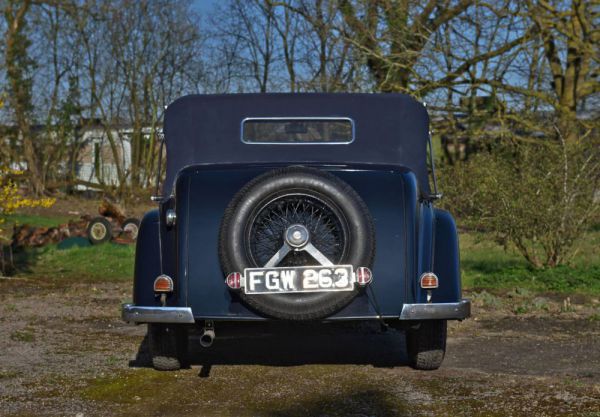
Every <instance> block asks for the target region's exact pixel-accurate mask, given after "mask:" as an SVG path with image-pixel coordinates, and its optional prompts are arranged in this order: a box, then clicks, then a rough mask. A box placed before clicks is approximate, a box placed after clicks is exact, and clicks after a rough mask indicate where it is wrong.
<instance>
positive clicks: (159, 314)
mask: <svg viewBox="0 0 600 417" xmlns="http://www.w3.org/2000/svg"><path fill="white" fill-rule="evenodd" d="M121 314H122V317H123V320H124V321H126V322H133V323H175V324H193V323H194V322H195V320H194V315H193V313H192V309H191V308H190V307H142V306H135V305H133V304H123V307H122V313H121ZM470 315H471V301H470V300H461V301H459V302H457V303H429V304H404V306H403V307H402V312H401V313H400V320H462V319H466V318H467V317H469V316H470ZM377 318H379V317H378V316H374V317H341V318H338V319H339V320H357V319H363V320H364V319H377ZM210 319H213V318H212V317H211V318H210ZM215 319H224V317H215ZM229 319H230V320H231V318H229ZM237 319H238V320H239V318H237ZM258 320H264V319H260V318H258Z"/></svg>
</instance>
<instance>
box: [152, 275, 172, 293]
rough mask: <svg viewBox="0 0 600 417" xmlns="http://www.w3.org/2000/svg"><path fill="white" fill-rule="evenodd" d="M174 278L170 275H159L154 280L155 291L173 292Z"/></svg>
mask: <svg viewBox="0 0 600 417" xmlns="http://www.w3.org/2000/svg"><path fill="white" fill-rule="evenodd" d="M172 291H173V280H172V279H171V277H169V276H168V275H159V276H158V278H156V279H155V280H154V292H172Z"/></svg>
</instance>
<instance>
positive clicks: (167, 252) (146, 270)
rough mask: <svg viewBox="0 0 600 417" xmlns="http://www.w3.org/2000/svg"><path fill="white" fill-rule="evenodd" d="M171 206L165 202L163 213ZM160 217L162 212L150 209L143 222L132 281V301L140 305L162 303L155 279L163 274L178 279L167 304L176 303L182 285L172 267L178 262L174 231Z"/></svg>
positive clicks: (138, 239)
mask: <svg viewBox="0 0 600 417" xmlns="http://www.w3.org/2000/svg"><path fill="white" fill-rule="evenodd" d="M168 207H169V204H165V205H163V208H162V211H163V212H164V211H165V210H166V209H167V208H168ZM160 217H161V211H159V210H152V211H149V212H148V213H146V214H145V215H144V217H143V219H142V222H141V224H140V230H139V233H138V238H137V245H136V250H135V271H134V280H133V303H134V304H135V305H137V306H159V305H160V300H159V298H158V297H156V296H155V295H154V280H155V279H156V277H158V276H159V275H161V274H167V275H169V276H170V277H172V278H173V280H174V282H175V287H174V291H173V293H171V294H169V295H168V296H167V305H177V302H178V295H179V286H178V282H177V277H176V271H175V270H173V265H174V264H175V263H174V262H172V258H173V257H174V255H175V254H174V253H173V252H174V244H173V243H174V242H173V240H174V239H173V234H174V231H172V230H168V229H167V228H166V227H165V225H164V222H162V224H161V222H160ZM160 228H162V230H160ZM161 235H162V236H161ZM161 237H162V245H161ZM161 246H162V249H163V250H162V253H161ZM161 263H162V265H161Z"/></svg>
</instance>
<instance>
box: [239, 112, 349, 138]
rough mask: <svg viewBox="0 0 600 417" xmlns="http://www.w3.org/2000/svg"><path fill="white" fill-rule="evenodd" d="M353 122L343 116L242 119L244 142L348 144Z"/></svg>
mask: <svg viewBox="0 0 600 417" xmlns="http://www.w3.org/2000/svg"><path fill="white" fill-rule="evenodd" d="M353 140H354V124H353V122H352V120H351V119H348V118H344V117H339V118H335V117H326V118H318V117H317V118H312V117H311V118H301V117H289V118H249V119H245V120H244V121H243V122H242V141H243V142H245V143H269V144H275V143H282V144H286V143H329V144H334V143H350V142H352V141H353Z"/></svg>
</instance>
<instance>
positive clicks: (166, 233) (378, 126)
mask: <svg viewBox="0 0 600 417" xmlns="http://www.w3.org/2000/svg"><path fill="white" fill-rule="evenodd" d="M164 132H165V142H166V147H167V166H166V181H165V183H164V186H163V191H162V196H159V197H157V200H158V201H159V208H158V209H157V210H153V211H151V212H149V213H147V214H146V215H145V217H144V219H143V221H142V223H141V227H140V230H139V235H138V240H137V251H136V263H135V281H134V290H133V304H126V305H124V306H123V318H124V320H126V321H129V322H136V323H148V335H149V341H150V351H151V354H152V358H153V365H154V367H155V368H156V369H161V370H173V369H178V368H179V367H180V366H181V365H182V364H183V363H184V361H185V357H186V352H185V351H186V348H187V345H188V332H189V331H190V330H194V329H195V328H196V329H197V330H198V331H200V343H201V345H202V346H204V347H205V348H208V347H209V346H210V345H211V344H212V341H213V339H214V338H215V335H218V333H219V327H220V325H226V323H225V322H235V323H239V325H240V326H243V325H244V324H248V322H249V321H263V322H265V321H279V322H290V321H305V322H306V321H310V322H311V323H312V324H314V325H320V324H322V323H325V322H332V321H360V320H372V321H379V322H380V323H382V325H383V326H391V327H393V328H396V329H402V330H404V331H405V332H406V341H407V346H406V347H407V352H408V357H409V360H410V363H411V365H412V366H413V367H415V368H417V369H435V368H438V367H439V366H440V365H441V362H442V360H443V357H444V353H445V348H446V322H447V320H462V319H464V318H466V317H468V316H469V315H470V303H469V301H468V300H464V299H462V298H461V284H460V269H459V252H458V238H457V232H456V226H455V223H454V220H453V218H452V216H451V215H450V214H449V213H448V212H446V211H443V210H440V209H436V208H435V207H434V204H433V203H434V201H435V199H436V198H437V197H438V195H437V192H436V190H435V173H433V178H432V180H433V183H434V187H433V188H434V190H433V192H432V191H431V190H430V175H429V171H430V168H431V166H428V165H431V164H432V161H433V160H432V159H430V163H431V164H428V155H429V156H431V153H428V145H429V149H430V150H431V146H430V139H429V118H428V115H427V111H426V109H425V107H424V106H423V105H421V104H420V103H418V102H416V101H415V100H413V99H412V98H410V97H408V96H405V95H400V94H236V95H192V96H186V97H183V98H180V99H178V100H177V101H175V102H174V103H172V104H171V105H170V106H169V107H168V109H167V111H166V116H165V123H164ZM431 171H433V170H432V169H431Z"/></svg>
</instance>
